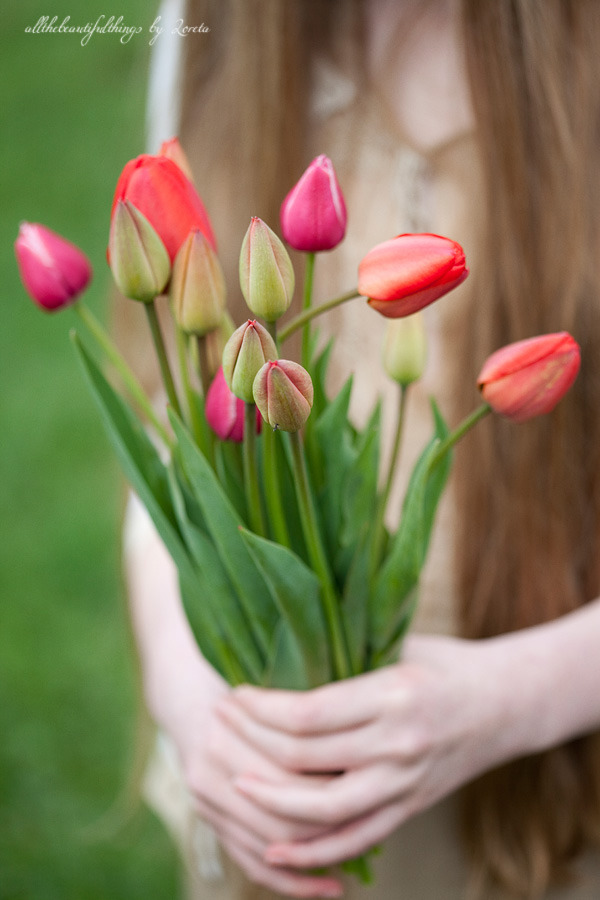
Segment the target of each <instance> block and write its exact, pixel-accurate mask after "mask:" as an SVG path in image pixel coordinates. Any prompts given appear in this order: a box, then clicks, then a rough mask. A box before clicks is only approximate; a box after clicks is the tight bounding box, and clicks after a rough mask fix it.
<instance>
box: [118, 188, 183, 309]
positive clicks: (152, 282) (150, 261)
mask: <svg viewBox="0 0 600 900" xmlns="http://www.w3.org/2000/svg"><path fill="white" fill-rule="evenodd" d="M108 248H109V251H110V253H109V256H110V268H111V271H112V274H113V278H114V279H115V284H116V285H117V287H118V288H119V290H120V291H121V293H122V294H123V295H124V296H125V297H129V298H130V299H131V300H140V301H141V302H142V303H150V302H151V301H152V300H154V298H155V297H158V295H159V294H161V293H162V291H163V290H164V288H165V286H166V284H167V281H168V280H169V277H170V275H171V261H170V259H169V254H168V253H167V249H166V247H165V245H164V244H163V242H162V241H161V239H160V237H159V235H158V234H157V232H156V231H155V230H154V228H153V227H152V225H151V224H150V222H149V221H148V219H147V218H146V217H145V216H144V215H142V213H141V212H140V211H139V209H136V208H135V206H134V205H133V204H132V203H130V202H129V200H119V201H118V202H117V205H116V206H115V209H114V213H113V216H112V219H111V222H110V235H109V238H108Z"/></svg>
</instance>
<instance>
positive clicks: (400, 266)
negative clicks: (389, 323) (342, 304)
mask: <svg viewBox="0 0 600 900" xmlns="http://www.w3.org/2000/svg"><path fill="white" fill-rule="evenodd" d="M468 274H469V270H468V269H467V267H466V265H465V254H464V251H463V249H462V247H461V246H460V244H457V243H456V241H451V240H450V239H449V238H445V237H440V235H438V234H400V235H398V236H397V237H395V238H392V240H391V241H385V242H384V243H383V244H378V245H377V246H376V247H373V249H372V250H370V251H369V253H367V255H366V256H365V257H364V258H363V259H362V261H361V263H360V265H359V267H358V292H359V294H362V295H363V296H364V297H368V298H369V304H370V305H371V306H372V307H373V308H374V309H376V310H377V312H380V313H381V314H382V315H384V316H388V317H389V318H393V319H398V318H401V317H402V316H409V315H411V314H412V313H414V312H416V311H417V310H419V309H422V308H423V307H424V306H428V305H429V304H430V303H433V301H434V300H437V299H438V298H439V297H441V296H443V294H446V293H448V291H451V290H452V289H453V288H455V287H457V286H458V285H459V284H461V282H463V281H464V280H465V278H466V277H467V275H468Z"/></svg>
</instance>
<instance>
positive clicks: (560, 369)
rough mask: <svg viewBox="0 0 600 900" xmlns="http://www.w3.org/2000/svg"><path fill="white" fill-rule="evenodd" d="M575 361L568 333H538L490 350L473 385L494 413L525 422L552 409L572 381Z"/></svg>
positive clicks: (577, 358)
mask: <svg viewBox="0 0 600 900" xmlns="http://www.w3.org/2000/svg"><path fill="white" fill-rule="evenodd" d="M579 364H580V350H579V345H578V344H577V343H576V341H575V340H574V339H573V338H572V337H571V335H570V334H568V333H567V332H566V331H561V332H559V333H558V334H542V335H540V336H539V337H533V338H528V339H527V340H524V341H517V343H515V344H509V345H508V346H506V347H502V348H501V349H500V350H497V351H496V352H495V353H492V355H491V356H490V357H489V359H488V360H487V362H486V363H485V364H484V366H483V368H482V370H481V372H480V373H479V378H478V379H477V384H478V387H479V389H480V391H481V394H482V397H483V399H484V400H485V402H486V403H489V405H490V406H491V407H492V409H493V410H494V412H497V413H499V414H500V415H502V416H505V417H506V418H507V419H511V420H512V421H513V422H525V421H527V419H532V418H533V417H534V416H541V415H544V413H548V412H550V411H551V410H553V409H554V407H555V406H556V404H557V403H558V401H559V400H560V399H561V397H563V396H564V394H566V392H567V391H568V390H569V388H570V387H571V385H572V384H573V382H574V381H575V378H576V376H577V372H578V371H579Z"/></svg>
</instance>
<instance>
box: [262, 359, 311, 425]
mask: <svg viewBox="0 0 600 900" xmlns="http://www.w3.org/2000/svg"><path fill="white" fill-rule="evenodd" d="M254 402H255V403H256V405H257V407H258V409H259V410H260V413H261V415H262V417H263V419H264V420H265V422H266V423H267V424H268V425H270V426H271V428H280V429H281V430H282V431H292V432H293V431H300V429H301V428H302V426H303V425H304V423H305V422H306V420H307V419H308V417H309V415H310V411H311V409H312V404H313V383H312V381H311V378H310V375H309V374H308V372H307V371H306V369H303V368H302V366H301V365H299V364H298V363H296V362H292V361H291V360H289V359H278V360H274V361H272V362H267V363H265V365H264V366H263V367H262V368H261V369H260V371H259V372H258V374H257V376H256V378H255V380H254Z"/></svg>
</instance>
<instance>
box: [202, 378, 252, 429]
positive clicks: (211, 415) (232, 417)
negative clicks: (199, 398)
mask: <svg viewBox="0 0 600 900" xmlns="http://www.w3.org/2000/svg"><path fill="white" fill-rule="evenodd" d="M204 411H205V414H206V421H207V422H208V424H209V425H210V427H211V428H212V430H213V431H214V432H215V434H216V435H217V437H219V438H221V440H222V441H235V442H236V443H240V442H241V441H242V440H243V438H244V401H243V400H240V399H239V398H238V397H236V396H235V394H232V393H231V391H230V390H229V388H228V387H227V382H226V381H225V376H224V375H223V369H222V368H220V369H219V371H218V372H217V374H216V375H215V377H214V379H213V381H212V384H211V386H210V387H209V389H208V391H207V394H206V405H205V409H204ZM261 424H262V419H261V417H260V414H259V413H258V410H257V413H256V432H257V434H258V433H259V432H260V429H261Z"/></svg>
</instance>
